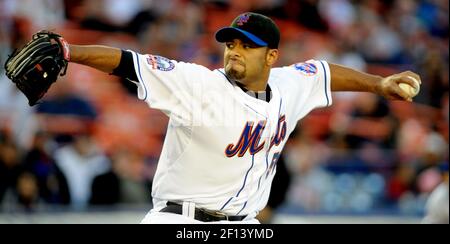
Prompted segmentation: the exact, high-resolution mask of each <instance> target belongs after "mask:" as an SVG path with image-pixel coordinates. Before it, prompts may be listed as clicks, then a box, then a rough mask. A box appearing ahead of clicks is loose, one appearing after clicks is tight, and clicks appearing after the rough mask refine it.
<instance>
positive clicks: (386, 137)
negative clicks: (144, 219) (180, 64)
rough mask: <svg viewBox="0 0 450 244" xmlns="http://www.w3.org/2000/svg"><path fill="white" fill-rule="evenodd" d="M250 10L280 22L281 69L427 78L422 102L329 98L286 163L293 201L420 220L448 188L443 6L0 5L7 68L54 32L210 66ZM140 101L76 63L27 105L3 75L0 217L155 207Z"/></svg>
mask: <svg viewBox="0 0 450 244" xmlns="http://www.w3.org/2000/svg"><path fill="white" fill-rule="evenodd" d="M244 11H256V12H259V13H263V14H266V15H268V16H271V17H272V18H273V19H274V20H275V21H276V22H277V24H278V25H279V27H280V29H281V30H282V31H281V32H282V41H281V46H280V52H281V59H280V61H279V62H278V63H277V65H278V66H282V65H290V64H293V63H297V62H302V61H305V60H308V59H323V60H326V61H329V62H333V63H338V64H343V65H347V66H350V67H353V68H355V69H358V70H362V71H366V72H369V73H374V74H379V75H383V76H386V75H390V74H392V73H394V72H398V71H403V70H408V69H409V70H413V71H415V72H417V73H419V74H420V75H421V77H422V87H421V93H420V94H419V95H418V96H417V97H416V98H415V102H414V103H406V102H390V101H386V100H383V99H380V98H379V97H377V96H375V95H372V94H368V93H334V96H333V97H334V105H333V106H332V107H331V108H328V109H322V110H317V111H315V112H313V113H312V114H310V115H309V116H308V117H306V118H305V119H303V120H302V121H301V122H300V123H299V125H298V128H297V129H296V131H295V133H294V134H293V135H292V137H291V139H290V141H289V143H288V145H287V147H286V149H285V151H284V153H283V156H284V161H285V162H286V168H287V170H288V171H289V173H290V175H291V179H292V180H291V182H290V186H289V187H288V188H286V189H285V190H286V191H287V193H286V194H287V195H286V204H288V205H290V206H295V207H297V208H300V209H302V210H303V211H305V212H331V213H334V212H359V213H365V212H368V211H374V210H380V209H382V210H384V211H394V212H400V213H407V214H417V213H421V212H423V211H424V206H425V201H426V199H427V198H428V196H429V195H430V193H431V192H432V191H433V190H434V189H435V188H436V187H437V186H438V185H439V184H442V183H443V184H447V187H448V154H449V153H448V152H449V150H448V142H449V137H448V135H449V132H448V123H449V121H448V120H449V86H448V85H449V70H448V64H449V61H448V54H449V50H448V41H449V40H448V34H449V21H448V18H449V2H448V1H447V0H363V1H352V0H249V1H241V0H216V1H213V0H197V1H195V0H165V1H153V0H127V1H122V0H96V1H87V0H71V1H69V0H0V62H1V63H2V64H3V63H4V62H5V60H6V58H7V55H8V54H9V53H11V52H12V50H14V49H15V48H18V47H20V46H22V45H23V44H24V43H26V42H27V41H28V40H29V39H30V37H31V35H32V34H33V33H34V32H36V31H38V30H41V29H48V30H53V31H55V32H58V33H60V34H62V35H63V36H64V37H65V38H66V39H67V40H68V41H69V42H70V43H74V44H104V45H111V46H115V47H119V48H123V49H132V50H135V51H138V52H141V53H152V54H158V55H161V56H166V57H168V58H171V59H176V60H181V61H186V62H193V63H198V64H201V65H204V66H207V67H209V68H211V69H215V68H219V67H221V66H222V52H223V47H222V46H221V45H220V44H218V43H216V42H215V40H214V38H213V35H214V33H215V31H216V30H217V29H218V28H220V27H222V26H227V25H229V24H230V22H231V21H232V20H233V18H234V17H235V16H236V15H237V14H239V13H241V12H244ZM135 93H136V87H135V85H134V84H132V83H131V82H128V81H125V80H121V79H119V78H117V77H113V76H110V75H107V74H102V73H100V72H98V71H96V70H93V69H90V68H86V67H82V66H80V65H76V64H70V65H69V70H68V74H67V75H66V76H64V77H62V78H60V79H59V81H58V82H57V83H55V84H54V86H52V88H51V89H50V91H49V93H48V94H47V95H46V97H45V100H44V101H43V102H42V103H41V104H39V105H37V106H35V107H32V108H30V107H29V106H28V105H27V101H26V98H25V97H24V96H23V95H22V94H21V93H20V92H19V91H18V90H17V89H16V88H15V86H14V85H13V84H12V83H11V82H10V81H9V80H8V79H7V78H6V77H5V75H4V70H3V66H2V67H0V212H1V211H14V210H27V211H33V210H35V209H38V208H47V207H50V208H55V207H61V206H65V207H69V208H71V209H74V210H85V209H87V208H88V207H89V206H103V205H108V206H112V205H117V204H150V202H151V196H150V189H151V181H152V177H153V174H154V172H155V167H156V164H157V160H158V157H159V153H160V151H161V147H162V142H163V140H164V135H165V129H166V122H167V119H166V118H165V116H164V115H163V114H162V113H161V112H158V111H155V110H151V109H148V107H147V105H146V104H144V103H143V102H141V101H139V100H138V99H137V98H135ZM445 182H446V183H445ZM277 190H280V191H283V189H277ZM447 200H448V199H447ZM447 211H448V206H447ZM447 214H448V212H447Z"/></svg>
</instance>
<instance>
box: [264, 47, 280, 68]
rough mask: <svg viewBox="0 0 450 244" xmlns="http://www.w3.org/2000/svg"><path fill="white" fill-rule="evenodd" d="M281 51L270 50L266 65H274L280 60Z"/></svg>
mask: <svg viewBox="0 0 450 244" xmlns="http://www.w3.org/2000/svg"><path fill="white" fill-rule="evenodd" d="M278 55H279V51H278V49H268V51H267V55H266V63H267V65H269V66H272V65H274V64H275V63H276V62H277V60H278Z"/></svg>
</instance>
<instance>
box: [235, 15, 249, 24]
mask: <svg viewBox="0 0 450 244" xmlns="http://www.w3.org/2000/svg"><path fill="white" fill-rule="evenodd" d="M249 19H250V16H249V15H248V14H243V15H241V16H239V19H238V20H237V21H236V24H237V25H238V26H243V25H244V24H245V23H247V21H248V20H249Z"/></svg>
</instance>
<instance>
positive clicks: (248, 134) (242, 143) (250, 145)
mask: <svg viewBox="0 0 450 244" xmlns="http://www.w3.org/2000/svg"><path fill="white" fill-rule="evenodd" d="M266 123H267V121H260V122H259V123H258V125H257V126H256V128H255V129H254V130H253V124H254V123H253V122H247V124H246V125H245V126H244V130H243V131H242V134H241V136H240V138H239V140H238V142H237V143H236V144H229V145H228V146H227V148H226V149H225V154H226V155H227V157H229V158H231V157H234V156H236V154H237V155H238V157H243V156H244V155H245V153H246V152H247V151H248V150H249V149H250V155H255V154H256V153H258V152H259V151H261V150H262V149H263V148H264V145H265V144H266V142H262V143H261V144H259V141H260V140H261V135H262V133H263V131H264V128H265V127H266ZM286 131H287V124H286V116H285V115H283V116H281V117H280V119H279V121H278V128H277V131H276V133H275V135H274V136H272V137H271V138H272V139H271V140H270V141H271V142H270V148H269V150H270V149H271V148H272V147H273V146H274V145H275V146H278V145H280V143H281V142H282V141H283V140H284V139H285V138H286Z"/></svg>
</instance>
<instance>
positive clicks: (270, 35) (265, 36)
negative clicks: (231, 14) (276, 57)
mask: <svg viewBox="0 0 450 244" xmlns="http://www.w3.org/2000/svg"><path fill="white" fill-rule="evenodd" d="M233 39H242V40H245V41H249V42H251V43H253V44H255V45H256V46H259V47H269V48H272V49H276V48H278V44H279V42H280V30H279V29H278V26H277V25H276V24H275V22H274V21H273V20H272V19H270V18H269V17H267V16H264V15H262V14H257V13H252V12H247V13H243V14H241V15H239V16H238V17H236V18H235V19H234V20H233V22H232V23H231V26H229V27H225V28H222V29H220V30H219V31H217V32H216V40H217V41H218V42H227V41H232V40H233Z"/></svg>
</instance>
